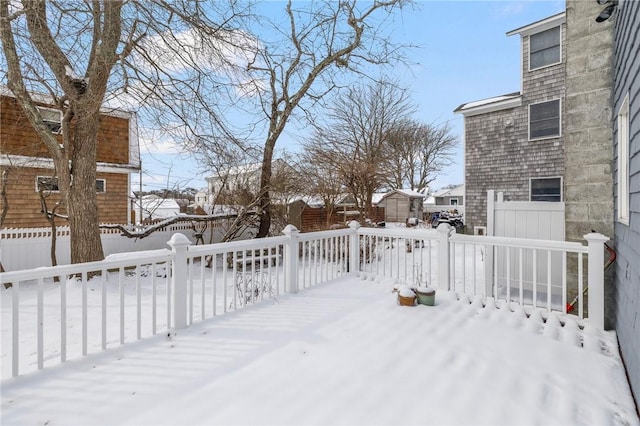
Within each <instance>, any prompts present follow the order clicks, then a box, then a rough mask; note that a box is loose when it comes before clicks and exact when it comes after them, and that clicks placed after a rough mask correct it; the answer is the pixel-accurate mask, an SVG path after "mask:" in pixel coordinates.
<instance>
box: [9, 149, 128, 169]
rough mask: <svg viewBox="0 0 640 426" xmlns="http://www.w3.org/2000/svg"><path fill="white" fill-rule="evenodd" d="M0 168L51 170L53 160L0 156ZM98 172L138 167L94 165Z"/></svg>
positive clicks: (101, 163) (99, 163) (114, 164)
mask: <svg viewBox="0 0 640 426" xmlns="http://www.w3.org/2000/svg"><path fill="white" fill-rule="evenodd" d="M0 166H3V167H21V168H25V167H26V168H32V169H53V160H52V159H50V158H38V157H27V156H24V155H7V154H4V155H2V156H0ZM96 169H97V171H98V172H103V173H131V172H134V171H138V170H140V166H137V165H135V164H117V163H103V162H98V163H97V164H96Z"/></svg>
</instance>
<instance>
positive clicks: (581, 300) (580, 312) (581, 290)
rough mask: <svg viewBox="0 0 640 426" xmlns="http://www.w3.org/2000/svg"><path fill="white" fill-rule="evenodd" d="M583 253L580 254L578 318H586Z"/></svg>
mask: <svg viewBox="0 0 640 426" xmlns="http://www.w3.org/2000/svg"><path fill="white" fill-rule="evenodd" d="M582 262H583V260H582V253H579V254H578V306H579V310H578V317H580V319H582V318H584V294H583V293H584V281H583V279H584V277H583V276H582V268H583V264H582Z"/></svg>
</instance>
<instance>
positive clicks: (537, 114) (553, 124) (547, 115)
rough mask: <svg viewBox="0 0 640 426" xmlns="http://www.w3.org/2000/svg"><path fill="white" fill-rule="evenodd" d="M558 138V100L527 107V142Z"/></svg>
mask: <svg viewBox="0 0 640 426" xmlns="http://www.w3.org/2000/svg"><path fill="white" fill-rule="evenodd" d="M558 136H560V99H554V100H552V101H547V102H539V103H535V104H530V105H529V140H533V139H546V138H556V137H558Z"/></svg>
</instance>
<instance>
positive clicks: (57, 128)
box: [37, 107, 62, 135]
mask: <svg viewBox="0 0 640 426" xmlns="http://www.w3.org/2000/svg"><path fill="white" fill-rule="evenodd" d="M37 108H38V112H39V113H40V116H41V117H42V121H44V124H45V125H46V126H47V127H48V128H49V130H51V133H55V134H56V135H59V134H60V132H61V131H62V111H59V110H57V109H52V108H42V107H37Z"/></svg>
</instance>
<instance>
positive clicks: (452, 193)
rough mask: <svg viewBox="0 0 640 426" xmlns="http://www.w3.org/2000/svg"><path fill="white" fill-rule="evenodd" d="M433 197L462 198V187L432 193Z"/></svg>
mask: <svg viewBox="0 0 640 426" xmlns="http://www.w3.org/2000/svg"><path fill="white" fill-rule="evenodd" d="M433 196H434V197H462V196H464V185H458V186H454V187H453V188H444V189H441V190H439V191H436V192H434V193H433Z"/></svg>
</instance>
